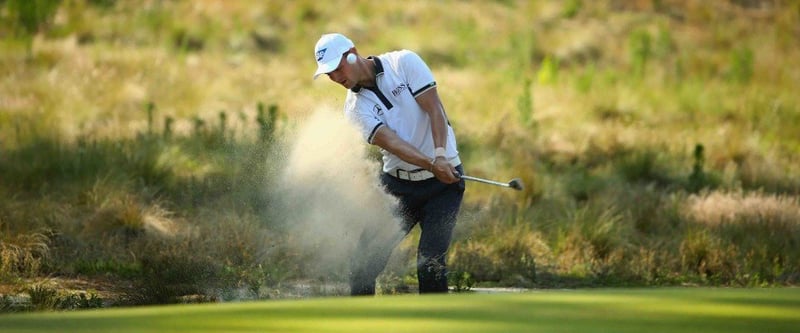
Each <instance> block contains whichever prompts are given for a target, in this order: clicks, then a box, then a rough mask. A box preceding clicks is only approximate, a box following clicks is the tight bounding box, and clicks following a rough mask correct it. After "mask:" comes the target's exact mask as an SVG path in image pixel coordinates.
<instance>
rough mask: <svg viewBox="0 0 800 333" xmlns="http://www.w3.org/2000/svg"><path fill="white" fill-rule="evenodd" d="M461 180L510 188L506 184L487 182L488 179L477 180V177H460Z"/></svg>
mask: <svg viewBox="0 0 800 333" xmlns="http://www.w3.org/2000/svg"><path fill="white" fill-rule="evenodd" d="M461 179H464V180H471V181H476V182H479V183H484V184H492V185H497V186H503V187H510V186H508V183H501V182H496V181H494V180H488V179H483V178H478V177H471V176H465V175H461Z"/></svg>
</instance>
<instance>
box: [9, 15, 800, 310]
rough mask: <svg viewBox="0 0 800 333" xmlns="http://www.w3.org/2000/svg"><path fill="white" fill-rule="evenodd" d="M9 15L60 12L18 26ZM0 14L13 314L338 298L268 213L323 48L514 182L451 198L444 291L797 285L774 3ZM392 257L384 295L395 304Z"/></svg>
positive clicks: (319, 101)
mask: <svg viewBox="0 0 800 333" xmlns="http://www.w3.org/2000/svg"><path fill="white" fill-rule="evenodd" d="M20 4H27V5H33V6H36V5H41V6H42V7H40V9H39V10H38V11H37V13H40V14H42V15H45V14H47V13H48V11H47V10H43V9H41V8H46V7H47V6H44V4H57V6H55V7H54V9H53V11H52V13H51V15H49V16H43V18H42V19H41V20H40V21H37V24H33V25H26V24H23V23H24V22H27V21H25V20H24V19H23V18H24V17H25V16H24V15H22V14H20V13H23V12H24V10H26V9H25V8H23V7H25V5H20ZM0 8H2V9H0V23H1V24H0V26H1V27H2V28H0V37H2V38H0V44H1V45H0V48H1V49H2V51H0V71H2V73H3V75H2V77H0V259H2V261H0V281H2V282H4V283H5V284H6V285H11V286H14V287H13V288H12V289H15V290H17V291H20V292H22V291H24V290H26V288H28V287H29V284H30V281H31V279H33V280H37V279H40V278H43V277H58V278H75V277H81V278H86V277H88V278H89V279H92V278H97V279H98V280H103V281H107V280H108V278H109V277H112V278H113V279H119V281H121V282H120V283H119V286H120V292H121V293H123V294H124V295H125V296H126V297H123V298H122V299H124V300H125V301H128V302H129V303H137V304H141V303H163V302H171V301H175V300H176V299H178V298H176V297H178V296H184V295H187V294H200V295H204V296H203V297H211V298H217V299H232V298H241V297H243V296H241V295H240V294H237V293H241V291H242V290H245V291H247V292H249V294H248V295H246V296H245V297H256V298H258V297H272V296H276V295H277V293H278V291H276V290H280V288H281V286H285V285H286V284H287V283H288V282H289V281H297V280H314V281H323V282H339V281H342V276H343V275H341V274H345V273H344V272H338V273H333V272H325V273H326V274H328V275H326V276H319V275H318V274H317V273H316V272H318V271H316V270H314V269H313V267H307V266H308V262H309V261H306V260H304V259H306V258H307V257H308V256H313V253H307V252H305V251H302V250H301V249H298V248H297V247H295V246H293V241H295V240H293V239H292V237H293V236H292V235H290V234H288V233H287V232H286V226H285V225H284V221H282V220H281V214H279V213H276V212H275V211H276V210H277V209H278V205H277V204H276V201H277V199H276V198H274V197H272V196H271V195H272V194H270V192H269V191H267V190H265V189H268V188H269V187H270V186H272V185H273V184H274V177H275V175H276V172H277V171H276V170H279V169H280V168H281V167H282V165H281V162H280V161H279V159H277V158H276V157H275V154H276V151H278V152H280V151H282V150H283V147H284V143H283V141H284V139H286V138H287V136H286V135H287V134H288V133H290V132H291V131H292V129H294V128H296V127H298V126H300V125H301V124H302V122H303V120H304V119H306V117H307V116H309V115H310V114H311V113H312V112H314V111H315V110H318V109H319V108H320V107H334V108H338V107H339V105H340V104H341V103H342V101H343V92H342V91H341V89H339V88H337V87H335V86H334V85H332V84H330V83H329V82H324V81H325V80H324V79H323V80H317V81H312V80H311V73H313V69H314V66H315V65H314V61H313V58H312V57H311V55H310V54H311V51H310V50H311V48H312V46H313V43H314V42H315V41H316V39H317V38H318V36H319V35H320V34H322V33H326V32H330V31H339V32H342V33H345V34H347V35H348V36H350V37H351V38H352V39H353V40H354V41H355V42H356V44H357V46H358V49H359V51H360V52H361V53H362V54H376V53H380V52H383V51H386V50H390V49H396V48H408V49H412V50H415V51H417V52H418V53H420V54H421V55H422V56H423V57H424V58H425V59H426V60H428V63H429V65H430V66H431V67H432V69H433V71H434V74H435V75H436V78H437V81H438V83H439V87H440V88H439V92H440V94H441V96H442V98H443V100H444V104H445V106H446V108H447V110H448V115H449V116H450V118H451V120H452V122H453V124H454V126H455V128H456V131H457V132H458V136H459V140H460V142H459V143H460V147H459V149H460V151H461V153H462V155H463V159H464V160H465V166H466V167H467V170H468V172H469V173H471V174H473V175H475V176H481V177H487V178H495V179H501V180H502V179H510V178H512V177H521V178H522V179H523V180H524V181H525V182H526V185H527V186H526V190H525V191H524V192H523V193H522V194H521V195H520V194H519V193H509V192H508V191H503V190H502V189H496V188H492V187H485V186H480V185H472V186H470V188H469V190H468V193H467V202H466V204H465V207H464V214H463V218H462V219H461V222H460V225H459V228H458V230H457V237H456V240H455V242H454V245H453V248H452V252H451V258H450V262H451V263H452V266H453V268H454V272H453V277H454V283H456V284H458V285H459V286H463V285H467V284H472V283H473V282H477V283H483V284H496V285H504V286H525V287H553V286H586V285H591V286H597V285H675V284H700V285H731V286H760V285H794V284H797V282H798V279H799V278H800V264H799V263H800V212H799V211H800V204H799V203H798V195H800V160H798V156H800V139H798V135H797V133H800V107H799V105H800V97H798V95H797V93H796V87H797V85H798V83H799V82H800V70H798V68H800V63H798V62H800V47H798V45H800V28H798V27H800V5H799V4H798V3H796V2H794V1H777V0H775V1H768V0H763V1H743V0H736V1H734V0H731V1H725V0H720V1H689V0H686V1H679V0H674V1H670V0H662V1H658V0H652V1H649V0H642V1H613V0H608V1H580V0H569V1H434V2H427V1H413V2H410V3H406V2H382V3H380V4H378V3H375V2H369V1H353V2H347V3H342V2H318V1H292V2H289V1H211V0H207V1H206V0H204V1H155V0H153V1H122V0H118V1H115V0H64V1H15V0H6V1H0ZM26 8H27V7H26ZM342 8H345V9H346V10H342ZM27 10H30V8H28V9H27ZM412 241H413V240H408V241H407V242H405V243H403V246H402V247H401V248H400V249H398V251H397V253H396V258H395V260H394V261H393V266H392V267H390V270H389V271H387V274H386V276H385V277H384V279H383V280H382V282H383V283H382V285H383V287H384V290H385V291H386V292H390V291H394V290H405V289H406V287H404V286H405V285H406V284H408V283H409V280H413V279H409V278H407V277H408V276H409V274H411V273H413V272H411V271H410V268H411V267H413V265H412V264H410V261H411V260H412V259H411V258H412V257H413V248H412V244H413V242H412ZM311 272H315V273H311ZM152 281H163V283H152ZM28 290H30V288H29V289H28ZM38 290H39V291H42V290H41V288H39V289H38ZM237 290H238V291H237ZM44 291H47V290H44ZM44 294H47V293H46V292H45V293H44ZM209 295H210V296H209ZM62 298H63V297H62ZM4 299H5V298H4ZM62 303H63V302H62ZM4 304H5V303H4ZM52 304H56V303H52ZM59 304H61V303H59ZM92 304H93V303H92ZM0 308H3V307H2V306H0Z"/></svg>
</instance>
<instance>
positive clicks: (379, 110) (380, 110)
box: [372, 104, 383, 116]
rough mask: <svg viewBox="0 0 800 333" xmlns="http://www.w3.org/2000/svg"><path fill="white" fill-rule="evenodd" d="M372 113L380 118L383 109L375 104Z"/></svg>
mask: <svg viewBox="0 0 800 333" xmlns="http://www.w3.org/2000/svg"><path fill="white" fill-rule="evenodd" d="M372 112H375V113H376V114H377V115H379V116H382V115H383V108H382V107H381V106H380V105H378V104H375V106H373V107H372Z"/></svg>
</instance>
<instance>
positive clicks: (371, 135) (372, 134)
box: [367, 123, 383, 144]
mask: <svg viewBox="0 0 800 333" xmlns="http://www.w3.org/2000/svg"><path fill="white" fill-rule="evenodd" d="M381 126H383V123H378V124H377V125H375V127H373V128H372V132H369V137H367V143H369V144H372V140H373V139H375V133H376V132H378V128H380V127H381Z"/></svg>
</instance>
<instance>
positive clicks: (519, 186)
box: [508, 178, 523, 191]
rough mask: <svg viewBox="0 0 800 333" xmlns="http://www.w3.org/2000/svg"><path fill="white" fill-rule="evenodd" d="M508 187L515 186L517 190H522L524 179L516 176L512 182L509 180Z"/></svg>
mask: <svg viewBox="0 0 800 333" xmlns="http://www.w3.org/2000/svg"><path fill="white" fill-rule="evenodd" d="M508 187H510V188H513V189H515V190H517V191H522V189H523V187H522V180H520V179H519V178H514V179H512V180H511V181H510V182H508Z"/></svg>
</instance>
